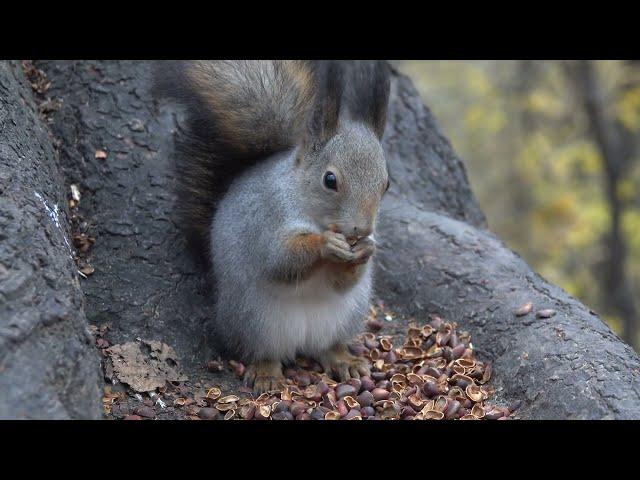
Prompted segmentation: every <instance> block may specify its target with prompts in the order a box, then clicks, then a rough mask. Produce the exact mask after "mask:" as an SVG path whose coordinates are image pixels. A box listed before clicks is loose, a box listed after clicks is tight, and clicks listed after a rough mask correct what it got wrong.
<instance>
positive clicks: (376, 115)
mask: <svg viewBox="0 0 640 480" xmlns="http://www.w3.org/2000/svg"><path fill="white" fill-rule="evenodd" d="M350 66H351V69H350V77H349V82H347V91H346V92H345V103H346V105H345V108H347V109H348V110H349V113H350V114H351V115H352V116H353V118H354V119H355V120H359V121H362V122H364V123H365V124H367V125H370V126H371V128H372V129H373V131H374V132H375V134H376V135H377V136H378V138H382V135H383V134H384V128H385V125H386V123H387V107H388V105H389V90H390V70H389V64H388V63H387V62H386V61H385V60H373V61H372V60H362V61H354V62H351V65H350Z"/></svg>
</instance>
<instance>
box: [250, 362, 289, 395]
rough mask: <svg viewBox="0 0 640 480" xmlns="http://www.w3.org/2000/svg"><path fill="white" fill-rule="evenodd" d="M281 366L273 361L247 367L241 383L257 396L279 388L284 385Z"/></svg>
mask: <svg viewBox="0 0 640 480" xmlns="http://www.w3.org/2000/svg"><path fill="white" fill-rule="evenodd" d="M285 381H286V380H285V378H284V375H283V374H282V364H281V363H280V362H274V361H263V362H257V363H253V364H251V365H249V366H248V367H247V370H246V372H245V374H244V378H243V383H244V385H245V386H247V387H252V388H253V394H254V395H256V396H259V395H261V394H263V393H265V392H272V391H275V390H278V389H280V388H281V386H282V384H283V383H285Z"/></svg>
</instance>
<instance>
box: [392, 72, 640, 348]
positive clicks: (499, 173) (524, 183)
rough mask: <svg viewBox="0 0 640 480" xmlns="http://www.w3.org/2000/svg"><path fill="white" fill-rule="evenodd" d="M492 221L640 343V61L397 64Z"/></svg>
mask: <svg viewBox="0 0 640 480" xmlns="http://www.w3.org/2000/svg"><path fill="white" fill-rule="evenodd" d="M394 65H395V66H396V67H397V68H399V69H400V70H401V71H402V72H403V73H405V74H407V75H408V76H410V77H411V78H412V80H413V82H414V84H415V86H416V88H417V89H418V91H419V92H420V94H421V95H422V97H423V99H424V101H425V103H426V104H427V105H428V106H429V108H431V109H432V111H433V112H434V114H435V116H436V118H437V120H438V122H439V124H440V127H441V130H442V131H443V133H444V134H445V136H447V137H448V138H449V140H450V141H451V143H452V144H453V147H454V149H455V150H456V151H457V152H458V154H459V155H460V156H461V157H462V158H463V160H464V162H465V164H466V166H467V171H468V175H469V180H470V182H471V185H472V188H473V190H474V192H475V194H476V196H477V198H478V200H479V202H480V204H481V206H482V209H483V210H484V212H485V214H486V215H487V220H488V223H489V227H490V228H491V230H492V231H494V232H495V233H497V234H498V235H499V236H500V237H501V238H502V239H503V240H504V241H505V242H506V243H507V244H508V245H509V246H510V247H511V248H512V249H513V250H515V251H516V252H518V253H519V254H520V255H521V256H522V257H523V258H524V259H525V260H526V261H527V262H528V263H529V264H530V265H531V266H532V267H533V268H534V269H535V270H536V271H538V272H539V273H540V274H541V275H542V276H543V277H545V278H546V279H547V280H549V281H551V282H553V283H555V284H557V285H559V286H561V287H562V288H564V289H565V290H566V291H568V292H569V293H570V294H571V295H573V296H575V297H577V298H579V299H580V300H581V301H582V302H583V303H585V304H586V305H588V306H589V307H591V308H592V309H593V310H595V311H596V312H598V313H599V314H600V315H602V317H603V318H604V319H605V320H606V321H607V322H608V323H609V325H610V326H611V327H612V328H613V330H614V331H616V332H617V333H618V334H620V335H621V336H622V337H623V338H624V339H625V340H626V341H627V342H628V343H631V344H633V345H634V346H635V347H636V349H638V346H639V345H640V320H639V319H638V309H640V298H639V297H640V295H639V293H640V192H639V188H638V187H639V186H640V158H639V157H640V138H639V134H640V62H638V61H531V60H523V61H519V60H514V61H413V60H412V61H404V60H403V61H396V62H394Z"/></svg>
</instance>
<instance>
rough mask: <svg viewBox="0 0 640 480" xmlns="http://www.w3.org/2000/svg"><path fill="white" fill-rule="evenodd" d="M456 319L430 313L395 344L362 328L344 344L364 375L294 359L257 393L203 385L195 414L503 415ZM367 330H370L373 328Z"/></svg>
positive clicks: (484, 367)
mask: <svg viewBox="0 0 640 480" xmlns="http://www.w3.org/2000/svg"><path fill="white" fill-rule="evenodd" d="M456 326H457V325H456V324H455V323H448V322H445V321H444V320H442V319H441V318H439V317H437V316H432V317H431V320H430V322H429V323H427V324H426V325H424V326H422V327H418V326H416V325H415V324H412V325H410V326H409V329H408V331H407V334H406V337H405V338H404V342H403V344H402V345H398V346H395V345H394V344H393V337H391V336H384V335H376V334H375V333H373V332H367V333H363V334H361V335H360V337H359V339H358V342H357V343H355V344H353V345H351V346H350V349H351V351H352V353H353V354H354V355H359V356H363V357H365V358H367V359H368V360H369V361H370V363H371V375H370V376H364V377H361V378H359V379H355V378H352V379H351V380H348V381H346V382H344V383H338V382H336V381H334V380H332V379H331V378H330V377H329V376H328V375H327V374H326V373H324V372H322V369H321V368H320V367H319V365H317V364H314V363H313V362H311V361H307V360H301V361H300V362H299V363H298V364H297V365H296V366H295V367H292V368H288V369H286V370H285V376H286V377H287V383H286V385H284V387H283V389H282V390H280V391H276V392H269V393H265V394H262V395H260V396H259V397H258V398H240V397H238V396H237V395H226V396H222V392H221V391H220V389H219V388H217V387H213V388H211V389H209V391H208V392H207V395H206V397H205V398H204V400H205V401H206V402H207V403H208V404H209V407H208V408H203V409H202V410H201V413H200V414H199V417H200V418H207V417H208V418H221V417H223V418H225V419H227V420H230V419H245V420H268V419H272V420H294V419H295V420H340V419H343V420H400V419H402V420H442V419H447V420H452V419H460V420H479V419H488V420H496V419H497V420H505V419H507V418H508V417H509V416H510V415H511V413H512V409H509V408H506V407H498V406H494V405H491V404H489V403H487V402H486V400H487V399H488V398H489V396H490V395H491V394H492V393H493V389H492V388H491V387H490V386H489V385H487V382H488V381H489V378H490V377H491V364H490V363H488V362H481V361H479V360H477V359H476V358H475V355H474V351H473V345H472V344H471V337H470V335H469V333H467V332H460V333H458V332H457V331H456ZM370 329H372V330H377V326H376V325H370Z"/></svg>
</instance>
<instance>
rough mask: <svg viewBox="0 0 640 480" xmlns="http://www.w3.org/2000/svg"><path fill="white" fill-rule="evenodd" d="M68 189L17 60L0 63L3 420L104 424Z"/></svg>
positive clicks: (0, 367)
mask: <svg viewBox="0 0 640 480" xmlns="http://www.w3.org/2000/svg"><path fill="white" fill-rule="evenodd" d="M66 191H67V187H66V186H65V181H64V178H63V177H62V175H61V174H60V169H59V164H58V156H57V152H56V151H55V149H54V148H53V143H52V139H51V137H50V136H49V133H48V132H47V129H46V128H45V127H44V125H43V124H42V122H41V121H40V119H39V118H38V114H37V109H36V106H35V104H34V101H33V98H32V95H31V89H30V88H29V85H28V84H27V83H26V82H25V79H24V76H23V74H22V71H21V69H20V65H19V64H18V63H17V62H0V418H13V419H22V418H50V419H64V418H99V416H100V410H99V408H100V392H99V390H98V381H99V368H98V367H99V361H98V355H97V352H96V351H95V349H94V347H93V341H92V338H91V335H90V334H89V332H88V330H87V320H86V317H85V314H84V309H83V295H82V290H81V289H80V284H79V282H78V277H77V271H76V268H75V264H74V262H73V259H72V258H71V245H70V240H69V226H68V223H67V220H66V215H65V210H66V204H67V199H66Z"/></svg>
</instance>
